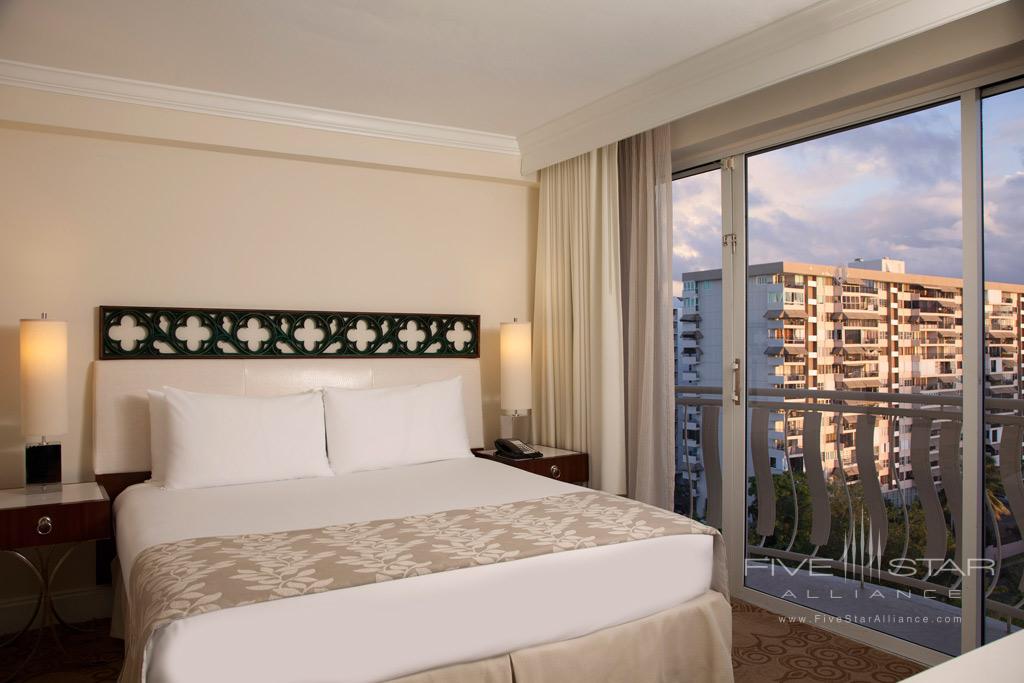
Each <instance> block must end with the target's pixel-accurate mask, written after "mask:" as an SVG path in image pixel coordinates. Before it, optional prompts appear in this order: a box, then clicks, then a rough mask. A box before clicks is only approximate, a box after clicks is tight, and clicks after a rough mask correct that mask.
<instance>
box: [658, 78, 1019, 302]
mask: <svg viewBox="0 0 1024 683" xmlns="http://www.w3.org/2000/svg"><path fill="white" fill-rule="evenodd" d="M982 111H983V130H984V132H983V150H984V164H985V179H984V180H985V191H984V200H985V247H986V249H985V257H986V258H985V262H986V263H985V267H986V279H987V280H995V281H1002V282H1024V243H1022V241H1021V240H1020V239H1019V237H1020V236H1024V89H1021V90H1015V91H1011V92H1008V93H1004V94H1001V95H996V96H993V97H990V98H986V99H985V100H984V103H983V110H982ZM960 164H961V158H960V105H959V103H958V102H950V103H947V104H943V105H939V106H936V107H931V108H929V109H925V110H921V111H917V112H913V113H911V114H906V115H903V116H899V117H896V118H892V119H887V120H884V121H880V122H876V123H873V124H870V125H867V126H862V127H859V128H854V129H851V130H847V131H843V132H840V133H836V134H833V135H828V136H826V137H821V138H817V139H814V140H809V141H805V142H801V143H798V144H795V145H791V146H788V147H783V148H779V149H775V150H771V151H767V152H763V153H760V154H756V155H750V156H748V158H747V192H748V208H747V213H748V258H749V262H750V263H765V262H770V261H782V260H790V261H803V262H808V263H822V264H826V265H840V264H845V263H848V262H850V261H853V260H854V259H855V258H864V259H873V258H878V257H880V256H889V257H893V258H900V259H903V260H905V261H906V264H907V272H914V273H926V274H930V275H946V276H952V277H960V275H961V271H962V261H963V252H962V238H961V234H962V230H963V225H962V221H961V183H960ZM720 175H721V174H720V172H719V171H717V170H716V171H711V172H708V173H703V174H700V175H698V176H691V177H689V178H684V179H680V180H677V181H675V182H674V183H673V224H674V225H673V235H674V244H673V252H674V254H673V270H674V273H675V275H676V278H677V279H678V277H679V274H680V273H683V272H688V271H693V270H704V269H708V268H720V267H721V265H722V260H721V259H722V256H721V254H722V251H721V177H720Z"/></svg>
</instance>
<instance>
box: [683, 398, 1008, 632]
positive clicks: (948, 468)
mask: <svg viewBox="0 0 1024 683" xmlns="http://www.w3.org/2000/svg"><path fill="white" fill-rule="evenodd" d="M721 392H722V390H721V389H720V388H718V387H700V388H697V389H688V388H686V387H677V388H676V393H677V398H676V400H677V402H678V403H679V404H682V405H689V404H694V405H702V406H708V405H711V406H721V405H722V400H721V395H722V393H721ZM793 401H803V403H794V402H793ZM812 401H814V402H812ZM985 408H986V410H987V411H988V412H987V413H986V417H985V421H986V424H989V425H996V426H1006V425H1015V426H1016V427H1017V428H1018V429H1012V430H1011V429H1001V430H1000V432H1001V437H1000V438H999V442H998V444H995V443H993V444H991V446H990V448H992V449H993V450H994V452H998V454H999V456H1000V458H1001V459H1006V460H1007V461H1009V462H1014V461H1019V459H1020V458H1021V456H1022V444H1021V440H1020V438H1019V437H1018V435H1019V434H1020V431H1019V430H1020V429H1024V417H1021V415H1022V411H1024V401H1022V400H1010V399H1005V398H1004V399H999V398H986V399H985ZM783 412H784V413H785V414H787V415H794V414H796V415H799V416H800V417H801V419H802V423H803V424H802V425H801V427H800V431H799V433H796V434H794V433H793V430H788V431H789V433H787V434H786V435H785V438H786V440H785V441H782V442H780V438H781V437H780V436H779V435H778V433H777V431H776V430H777V427H773V425H776V424H777V423H778V419H777V418H778V416H779V415H781V414H782V413H783ZM999 413H1002V414H999ZM714 414H715V415H717V416H718V417H719V419H721V415H722V413H721V412H718V411H716V412H715V413H714ZM748 416H749V418H748V420H749V421H748V429H749V430H750V435H749V441H748V443H749V447H750V451H749V454H748V457H749V459H750V463H751V465H750V467H749V472H748V474H747V476H746V485H745V488H744V494H745V495H746V496H747V501H748V506H749V510H750V513H749V515H748V518H747V522H746V523H747V524H748V525H749V530H750V534H751V538H750V542H749V543H748V544H747V546H746V548H747V566H748V567H750V566H751V564H753V565H755V566H756V567H761V568H763V567H767V566H768V565H769V564H770V563H772V564H775V565H776V566H777V567H780V569H778V570H777V571H776V573H774V574H773V575H771V576H770V577H769V576H768V575H767V573H759V572H756V571H754V572H749V571H748V574H747V577H746V583H747V585H748V586H751V587H755V588H757V589H759V590H763V591H765V592H769V593H771V594H773V595H777V596H779V597H783V596H784V594H785V595H788V596H789V598H788V599H790V600H794V601H796V602H801V603H802V604H807V605H808V606H811V607H813V608H815V609H821V608H822V604H821V601H820V600H817V601H815V600H814V598H815V597H816V595H818V594H821V593H822V592H824V594H825V595H833V596H834V595H842V596H843V599H844V600H845V602H844V603H843V604H842V606H843V609H844V610H846V611H849V612H852V613H863V614H864V615H867V616H870V615H874V614H877V609H878V606H877V600H874V598H876V597H877V596H879V595H883V596H886V597H887V598H892V599H891V600H887V602H886V605H887V606H888V607H887V609H888V610H889V611H890V612H891V613H892V614H893V616H896V617H906V621H904V622H896V621H894V622H893V624H894V625H888V624H883V625H881V626H880V627H879V629H880V630H882V631H886V632H889V633H891V634H892V635H898V636H900V637H907V633H906V632H905V629H906V626H905V625H900V624H901V623H902V624H905V623H912V624H915V626H914V628H915V629H917V630H919V631H920V630H921V629H922V628H923V627H922V626H920V623H921V622H920V621H919V620H920V617H921V616H928V617H929V618H931V619H933V620H934V621H933V623H937V622H939V617H949V616H950V615H957V614H959V611H958V609H959V597H960V594H959V592H958V591H959V588H960V583H959V581H957V580H956V577H955V576H954V577H952V578H947V577H943V576H942V575H941V574H940V573H939V572H936V573H932V572H931V571H926V570H923V569H920V568H922V567H925V566H936V565H937V564H942V563H950V562H953V561H954V553H953V552H951V551H950V550H949V549H948V547H947V544H948V540H947V539H948V538H950V537H952V538H953V539H954V541H955V543H956V544H957V545H959V543H960V538H959V534H960V530H959V529H958V528H957V526H956V524H955V522H952V523H951V520H955V513H954V511H953V510H951V509H950V508H949V505H950V503H949V502H948V497H947V495H946V489H947V488H948V489H949V490H959V489H960V488H961V487H962V485H963V480H962V477H963V475H962V472H961V469H960V458H961V453H960V450H961V439H960V435H961V431H962V421H963V417H962V413H961V399H960V397H959V396H950V395H945V396H938V395H921V394H902V393H900V394H897V393H883V392H870V393H869V392H858V391H814V390H807V389H790V388H774V389H769V388H758V387H750V388H749V389H748ZM886 423H888V424H893V425H896V424H898V425H900V427H901V428H900V429H899V430H898V431H897V432H896V433H897V435H898V436H897V437H896V438H897V441H898V443H899V444H900V448H899V452H898V453H893V452H888V451H887V450H886V448H885V446H887V444H888V439H887V438H886V437H879V436H877V435H879V434H884V433H885V431H884V429H879V427H881V426H883V425H884V424H886ZM837 425H840V426H841V432H840V438H839V442H838V448H837V443H836V439H835V432H836V427H837ZM808 432H810V433H811V434H817V435H818V436H819V438H818V439H814V438H808V437H809V434H808ZM760 435H764V436H760ZM765 437H767V438H765ZM879 439H881V440H879ZM780 443H781V444H783V445H781V446H780V445H779V444H780ZM714 446H715V448H714V449H708V448H705V449H704V452H703V453H702V456H703V461H704V466H705V468H706V470H705V471H706V472H712V471H714V472H715V476H714V477H712V476H707V477H705V478H704V479H703V483H704V484H705V485H706V496H707V498H706V502H707V514H708V521H709V522H710V523H712V524H715V525H716V526H717V525H720V524H721V508H722V503H723V488H722V486H723V484H722V478H721V472H722V469H721V466H722V465H721V453H720V451H719V450H718V444H714ZM837 451H838V453H837ZM837 455H838V459H837ZM773 458H774V461H773ZM795 463H799V465H796V464H795ZM839 463H842V464H841V466H840V465H839ZM795 467H799V470H795V469H794V468H795ZM915 471H916V472H917V473H921V474H920V476H917V477H915V476H914V474H915ZM694 476H695V475H694ZM993 476H995V477H997V478H998V480H999V485H1000V486H1001V487H1002V490H1004V491H1005V492H1006V496H1017V497H1024V481H1022V480H1021V478H1020V474H1019V470H1018V469H1017V468H1012V467H1011V468H999V469H997V471H996V473H995V474H994V475H993ZM854 493H856V495H855V496H854V495H853V494H854ZM794 498H795V499H796V500H794ZM983 500H984V504H985V510H984V514H986V515H987V518H988V519H990V520H996V519H997V517H996V513H995V511H994V510H993V500H994V499H993V498H992V497H987V498H983ZM852 501H856V503H854V502H852ZM997 502H998V503H999V504H1001V505H1005V499H1004V498H1001V499H999V500H998V501H997ZM848 506H849V507H848ZM911 508H913V514H911V513H910V511H911ZM793 510H811V511H812V514H810V515H809V516H808V515H805V514H803V513H802V512H801V514H800V515H799V516H798V517H794V516H793V512H792V511H793ZM848 510H852V514H850V512H848ZM861 520H863V522H861ZM991 533H992V534H993V537H992V540H991V541H990V545H988V546H987V547H986V548H985V550H984V553H985V557H987V558H990V559H993V560H995V565H994V569H993V570H990V571H991V572H992V575H990V576H987V577H986V579H985V586H986V587H988V586H996V585H1008V584H1013V585H1016V579H1015V578H1014V575H1013V574H1012V572H1013V571H1015V569H1014V568H1015V567H1018V566H1019V565H1020V564H1021V561H1022V560H1024V543H1021V542H1019V541H1017V540H1016V539H1018V538H1021V537H1022V536H1024V520H1022V519H1020V518H1014V517H1012V516H1011V517H1006V518H1004V519H1003V521H1001V522H1000V523H997V524H994V525H992V526H991ZM865 537H866V538H867V539H868V540H867V543H866V544H864V543H861V544H860V546H859V547H858V548H856V550H855V552H854V553H853V554H850V552H849V551H850V549H851V548H853V547H854V546H853V542H854V541H857V539H864V538H865ZM912 537H913V538H914V539H915V540H914V541H913V543H911V538H912ZM875 548H880V549H881V550H882V552H883V556H882V557H884V558H886V560H888V559H889V558H893V557H896V558H902V559H903V560H904V564H902V565H895V566H894V565H893V564H891V563H890V562H889V561H884V562H883V561H882V558H880V557H878V556H877V553H876V552H875V550H874V549H875ZM865 549H866V550H865ZM906 553H913V554H912V555H906ZM906 561H911V562H913V563H914V566H915V567H917V568H918V569H916V570H915V571H914V573H913V574H908V573H907V572H905V571H895V570H894V567H896V568H900V569H902V568H903V567H906V566H907V564H906ZM760 563H763V564H760ZM812 564H813V565H814V566H815V567H817V569H818V571H815V572H811V571H809V570H808V569H807V567H808V566H809V565H812ZM851 577H852V578H853V580H852V581H851V580H850V579H851ZM1001 579H1002V583H1000V580H1001ZM794 595H795V596H797V597H792V596H794ZM868 595H871V596H873V598H872V599H868V598H867V597H866V596H868ZM900 595H902V596H903V597H902V598H899V597H898V596H900ZM925 595H929V596H935V597H936V598H937V599H926V598H925V597H924V596H925ZM807 596H809V597H807ZM805 599H806V600H808V601H809V602H805V603H804V602H803V600H805ZM984 602H985V609H986V613H987V614H988V615H989V623H988V626H987V628H1008V626H1007V624H1011V623H1015V624H1020V623H1021V622H1024V600H1021V601H1018V599H1017V597H1014V596H1013V594H1010V595H1003V594H1000V593H999V592H991V591H987V592H986V594H985V598H984ZM826 611H827V610H826ZM915 619H917V621H915ZM997 619H998V620H997ZM955 627H956V628H957V629H959V625H958V624H956V625H955ZM1009 628H1011V630H1016V629H1017V628H1018V627H1017V626H1016V625H1014V626H1009ZM941 634H942V632H941V630H940V629H938V628H936V629H935V630H933V631H929V632H928V633H925V634H923V635H921V637H920V638H919V642H920V641H924V642H927V643H928V644H929V645H931V646H933V647H936V648H939V649H941V647H942V645H943V643H946V642H950V639H948V638H943V637H940V636H941ZM919 635H920V634H919ZM929 639H931V640H930V641H929Z"/></svg>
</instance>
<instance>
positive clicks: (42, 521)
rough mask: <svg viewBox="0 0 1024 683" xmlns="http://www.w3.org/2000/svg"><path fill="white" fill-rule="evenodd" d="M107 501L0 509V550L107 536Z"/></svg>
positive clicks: (109, 527)
mask: <svg viewBox="0 0 1024 683" xmlns="http://www.w3.org/2000/svg"><path fill="white" fill-rule="evenodd" d="M110 530H111V526H110V501H106V500H102V501H89V502H83V503H73V504H63V505H59V504H58V505H34V506H32V507H25V508H16V509H8V510H0V549H4V550H7V549H13V548H27V547H30V546H36V545H52V544H54V543H77V542H79V541H89V540H93V539H100V538H110Z"/></svg>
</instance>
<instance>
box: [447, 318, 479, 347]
mask: <svg viewBox="0 0 1024 683" xmlns="http://www.w3.org/2000/svg"><path fill="white" fill-rule="evenodd" d="M444 336H445V338H446V339H447V340H448V341H450V342H451V343H452V344H454V345H455V350H456V351H461V350H462V349H463V348H464V347H465V346H466V344H468V343H469V342H470V341H471V340H472V339H473V333H472V332H470V331H469V330H467V329H466V326H465V325H463V324H462V322H461V321H460V322H457V323H455V324H454V325H452V329H450V330H448V331H447V332H446V333H445V335H444Z"/></svg>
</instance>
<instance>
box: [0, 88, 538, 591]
mask: <svg viewBox="0 0 1024 683" xmlns="http://www.w3.org/2000/svg"><path fill="white" fill-rule="evenodd" d="M8 92H10V91H8ZM2 94H3V93H2V92H0V95H2ZM18 94H19V96H22V95H23V96H24V97H20V99H19V101H21V100H23V99H25V98H28V99H30V100H31V99H33V98H38V99H37V101H38V102H40V103H43V104H45V105H46V106H45V107H40V108H38V109H36V110H34V111H36V112H38V114H39V119H40V120H44V121H45V120H46V118H47V117H50V118H52V117H53V116H54V115H55V112H54V111H53V109H51V108H50V107H51V106H52V105H53V100H52V98H53V97H64V96H52V95H44V94H42V93H27V92H19V93H18ZM11 101H12V100H11V99H10V98H8V99H7V100H5V101H2V102H0V188H3V189H2V200H0V292H2V295H0V486H4V487H6V486H18V485H20V483H21V482H22V477H23V474H22V461H23V451H22V446H23V444H22V438H21V435H20V433H19V424H18V422H19V417H18V412H19V408H18V349H17V325H18V319H19V318H23V317H34V316H38V315H39V313H41V312H42V311H46V312H47V313H48V314H49V315H50V317H51V318H58V319H64V320H67V321H68V322H69V324H70V359H69V361H70V363H69V368H70V421H71V429H70V432H69V433H68V434H67V435H66V436H64V437H63V442H64V479H65V481H69V482H73V481H86V480H91V479H92V478H93V476H92V462H91V428H90V419H91V416H90V382H89V364H90V362H91V361H92V360H93V359H94V358H95V357H96V337H97V329H96V307H97V306H99V305H101V304H128V305H134V304H138V305H178V306H239V307H246V306H252V307H266V308H291V309H306V308H308V309H319V310H331V309H336V310H371V311H426V312H456V313H479V314H481V316H482V325H483V331H484V334H483V338H482V361H481V362H482V376H483V385H484V386H483V394H484V400H485V406H484V410H485V437H486V438H487V439H493V438H495V437H496V436H497V435H498V432H499V429H500V426H499V415H498V401H497V395H498V359H497V352H498V348H497V330H498V324H499V323H500V322H501V321H505V320H511V319H512V318H513V316H518V317H520V318H526V319H528V318H529V316H530V311H531V308H532V305H531V302H532V262H533V251H534V235H535V218H536V200H537V197H536V195H537V190H536V188H535V186H534V185H533V184H532V183H531V182H528V181H522V180H515V179H511V178H510V177H509V176H508V175H506V176H505V177H501V176H500V174H493V175H490V176H489V175H482V174H478V173H477V171H478V170H479V168H481V167H482V166H483V164H481V163H480V159H479V158H475V159H474V161H473V164H474V165H472V166H467V165H465V164H463V168H465V169H467V171H466V172H465V173H461V172H453V170H455V171H458V170H459V167H458V166H457V163H458V162H459V153H460V152H459V151H457V150H451V151H450V152H451V153H450V154H448V155H445V154H444V152H445V150H438V149H437V148H432V149H428V150H425V152H426V153H425V154H419V155H417V152H418V151H419V150H416V149H414V148H415V147H416V146H415V145H412V146H409V147H408V148H406V149H405V150H403V154H404V156H403V157H402V158H403V159H405V160H413V161H415V160H417V159H418V160H420V161H422V162H423V163H421V164H420V168H416V167H415V166H416V165H415V164H414V163H407V164H404V165H402V166H400V167H395V166H389V165H388V163H380V164H376V163H368V162H367V158H366V157H365V155H366V154H367V152H366V149H367V147H366V144H365V140H364V141H359V142H360V144H361V145H362V147H361V150H362V151H361V153H362V154H364V158H362V159H360V160H359V161H358V163H355V164H353V163H350V162H348V161H347V160H345V159H344V158H339V157H341V156H343V155H341V154H334V153H333V152H332V156H323V157H320V156H312V155H310V154H309V151H310V150H309V149H308V147H309V144H308V143H309V142H310V140H311V139H313V138H315V137H316V136H319V135H323V133H321V132H316V131H303V130H302V129H292V135H293V137H294V138H295V140H296V147H297V148H298V149H299V151H301V154H300V155H290V154H288V153H287V151H288V150H287V148H285V149H283V150H282V149H276V150H274V151H273V152H270V151H268V150H263V149H259V148H258V147H259V146H260V145H257V144H253V145H251V146H250V145H247V144H246V140H239V141H236V143H237V146H234V147H210V146H208V145H205V144H194V143H193V142H190V141H189V140H174V141H169V140H167V139H166V138H163V139H158V138H152V137H149V136H139V135H138V133H139V132H140V131H132V134H131V136H122V135H118V134H116V133H112V132H110V131H103V132H101V133H97V132H95V130H90V131H86V130H76V129H74V128H72V127H70V125H71V124H73V123H74V121H70V120H65V121H61V122H60V123H61V124H62V126H61V127H60V128H56V127H52V125H50V124H49V123H48V124H47V125H46V126H39V125H37V124H35V123H32V118H33V109H32V108H31V107H28V108H25V107H22V108H21V109H20V110H19V112H18V115H17V116H10V117H8V120H7V121H6V122H4V121H2V118H3V115H4V113H5V110H4V106H5V105H9V104H10V103H11ZM64 102H65V103H66V104H67V106H68V107H72V106H86V105H89V106H92V104H93V103H90V102H86V101H84V100H81V99H79V98H73V97H65V98H64ZM102 104H103V106H104V107H122V108H124V109H126V110H127V109H129V108H130V106H129V105H113V104H112V103H102ZM138 109H140V110H144V113H148V114H153V113H154V110H151V109H147V108H144V107H142V108H138ZM7 111H9V109H8V110H7ZM65 111H66V108H65ZM159 115H160V116H161V117H163V119H164V120H165V122H166V120H167V119H168V118H173V117H176V116H186V115H178V114H175V113H173V112H159ZM187 116H193V115H187ZM203 118H205V119H207V122H208V123H209V124H211V125H215V126H216V127H218V128H223V127H225V126H229V125H230V121H228V120H226V119H214V118H213V117H200V119H203ZM10 119H15V121H11V120H10ZM128 120H129V122H133V125H135V124H137V122H138V121H139V117H129V119H128ZM109 121H114V120H113V119H108V122H109ZM249 125H252V124H250V123H247V122H239V126H242V127H244V126H249ZM259 125H260V126H264V129H263V130H267V129H273V133H274V136H273V139H274V140H275V141H277V140H278V139H280V140H281V141H283V142H282V143H281V144H286V143H287V138H288V130H282V128H283V127H276V126H266V124H259ZM90 127H91V128H93V129H95V128H98V127H100V126H99V125H94V124H93V122H90ZM203 130H207V131H208V130H209V127H206V128H203ZM141 132H145V131H141ZM257 132H258V131H257ZM248 139H249V140H254V141H265V140H267V139H268V136H260V135H252V136H250V138H248ZM275 144H277V143H276V142H275ZM381 147H382V149H388V150H391V151H393V150H394V143H390V142H386V141H382V143H381ZM371 151H372V150H371ZM438 155H440V157H442V158H444V159H447V161H446V164H447V166H446V165H441V170H440V171H436V170H433V169H432V168H431V166H433V167H434V168H436V167H437V164H435V163H433V161H434V159H435V158H437V157H438ZM384 158H385V161H388V160H389V159H388V158H387V157H384ZM453 159H454V160H455V161H454V162H452V160H453ZM371 161H372V157H371ZM504 161H505V160H502V159H499V160H495V163H494V164H493V165H498V164H499V163H504ZM339 362H344V361H339ZM79 564H80V565H82V566H83V567H87V566H88V562H87V560H80V561H79ZM6 571H7V568H6V567H0V572H6ZM5 583H7V582H6V581H0V584H5ZM3 590H4V589H3V588H0V591H3ZM8 594H10V593H8Z"/></svg>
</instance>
